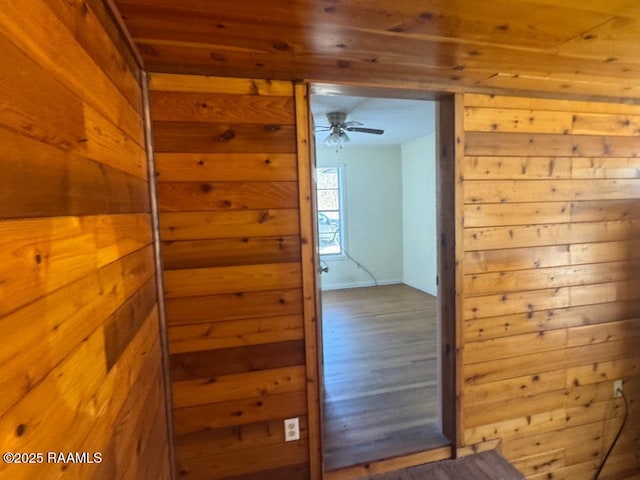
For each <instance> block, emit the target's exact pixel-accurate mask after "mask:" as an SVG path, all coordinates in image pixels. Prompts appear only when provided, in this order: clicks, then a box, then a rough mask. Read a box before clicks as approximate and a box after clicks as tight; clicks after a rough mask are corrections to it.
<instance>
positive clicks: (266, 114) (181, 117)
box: [150, 90, 294, 125]
mask: <svg viewBox="0 0 640 480" xmlns="http://www.w3.org/2000/svg"><path fill="white" fill-rule="evenodd" d="M150 102H151V112H152V115H151V116H152V119H153V120H154V121H156V122H157V121H160V122H212V123H233V124H247V123H260V124H265V125H273V124H282V125H293V124H294V109H293V97H276V96H261V95H229V94H220V93H202V92H197V93H196V92H166V91H164V92H159V91H153V90H152V91H151V95H150Z"/></svg>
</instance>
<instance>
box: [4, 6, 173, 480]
mask: <svg viewBox="0 0 640 480" xmlns="http://www.w3.org/2000/svg"><path fill="white" fill-rule="evenodd" d="M6 7H7V8H4V9H3V10H2V13H1V14H0V49H2V52H3V60H4V61H6V64H5V65H4V66H5V67H6V68H3V69H2V70H3V71H2V73H1V74H0V85H1V86H0V111H1V112H2V113H0V163H1V164H2V170H3V172H4V174H3V175H2V177H1V178H0V187H1V188H0V190H1V191H2V192H3V193H2V194H0V203H1V204H2V207H1V208H0V245H2V249H1V250H2V252H3V253H2V254H1V256H2V258H1V259H0V264H1V265H2V266H1V267H0V332H2V340H0V343H1V345H0V352H2V353H1V354H0V366H1V367H2V371H3V375H2V379H1V380H0V384H1V385H0V388H1V389H2V391H3V395H2V400H0V430H1V431H2V433H1V435H2V438H3V443H4V444H6V448H11V449H12V450H15V451H25V452H26V451H31V452H36V451H39V452H48V451H70V452H73V451H78V452H82V451H87V452H101V453H102V454H103V461H102V462H101V463H83V464H71V463H69V464H66V465H65V466H64V467H63V468H61V465H59V464H53V463H47V462H46V461H45V462H43V463H41V464H30V465H24V464H23V465H16V464H8V463H3V464H2V465H0V477H7V478H15V479H28V478H52V479H53V478H56V479H76V478H93V479H97V480H98V479H105V480H106V479H110V480H111V479H118V480H119V479H127V478H137V479H147V478H148V479H150V478H154V479H168V477H169V472H170V466H169V464H168V463H169V462H168V443H169V439H168V435H167V423H166V418H167V416H166V414H167V409H166V405H165V397H164V395H163V393H162V390H163V373H162V369H161V353H160V342H159V340H160V338H159V326H158V304H157V296H156V286H155V284H156V273H157V272H156V271H155V264H154V258H153V249H152V246H151V239H152V234H151V218H150V213H149V211H150V201H149V183H148V173H147V164H146V158H145V144H144V141H143V129H142V117H141V112H142V103H141V85H140V71H139V69H138V66H137V65H136V64H135V63H134V62H132V61H131V59H132V54H131V51H129V50H128V47H127V46H126V42H125V41H124V40H123V38H122V37H121V36H120V33H119V30H118V27H117V26H116V25H115V24H114V23H112V20H111V17H110V16H109V14H108V13H107V11H106V9H105V6H104V5H103V4H102V3H101V2H99V1H96V0H90V1H88V2H84V3H82V2H79V3H78V2H60V1H55V0H33V1H29V2H26V3H24V4H22V5H20V6H18V5H11V6H10V5H7V6H6Z"/></svg>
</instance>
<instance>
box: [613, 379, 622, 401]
mask: <svg viewBox="0 0 640 480" xmlns="http://www.w3.org/2000/svg"><path fill="white" fill-rule="evenodd" d="M621 396H622V380H616V381H615V382H613V398H620V397H621Z"/></svg>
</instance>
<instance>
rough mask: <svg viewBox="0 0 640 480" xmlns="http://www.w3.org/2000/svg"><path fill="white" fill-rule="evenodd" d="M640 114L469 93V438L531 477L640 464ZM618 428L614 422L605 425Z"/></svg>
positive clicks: (616, 471)
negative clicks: (493, 446) (496, 443)
mask: <svg viewBox="0 0 640 480" xmlns="http://www.w3.org/2000/svg"><path fill="white" fill-rule="evenodd" d="M639 135H640V107H638V106H630V105H622V104H620V105H618V104H607V103H585V102H578V101H560V100H545V99H537V100H536V99H529V98H515V97H499V96H498V97H493V96H483V95H472V94H468V95H465V96H464V159H463V162H462V163H463V164H462V166H461V171H462V176H463V178H464V181H463V182H462V187H461V188H462V189H463V192H462V194H463V198H464V233H463V238H461V239H459V241H462V242H463V245H464V248H463V250H464V259H463V270H464V272H463V273H464V281H463V285H462V292H463V296H464V299H463V308H462V310H463V312H462V316H463V337H464V351H463V362H464V366H463V377H464V378H463V379H464V388H463V392H462V394H463V402H462V404H463V427H464V442H465V443H466V444H473V443H476V442H481V441H483V440H489V439H492V438H502V439H503V454H504V455H505V456H506V457H507V458H508V459H510V460H511V461H512V462H513V463H514V464H515V465H516V466H517V467H518V468H519V469H521V470H522V471H523V472H524V473H525V474H526V475H527V477H528V478H529V479H532V480H533V479H536V480H537V479H547V478H553V479H555V480H559V479H567V480H569V479H570V480H581V479H584V480H590V479H591V478H592V476H593V473H594V469H595V467H596V465H597V463H598V462H599V460H600V459H601V458H602V456H603V454H604V452H605V451H606V449H607V448H608V446H609V444H610V442H611V440H612V438H613V436H614V435H615V433H616V431H617V429H618V427H619V425H620V424H621V420H622V414H623V410H624V405H623V402H622V400H621V399H616V400H614V399H612V393H613V381H614V380H615V379H623V380H624V392H625V395H626V396H627V399H628V401H629V406H630V409H631V412H630V416H629V422H628V425H627V426H626V429H625V431H624V433H623V435H622V437H621V438H620V441H619V444H618V446H617V447H616V449H615V450H614V452H613V454H612V456H611V458H610V460H609V464H608V466H607V468H606V469H605V470H604V472H603V475H602V477H601V479H623V478H629V477H631V476H633V475H635V476H634V477H633V478H637V474H638V471H639V469H640V455H639V454H638V452H639V451H640V448H639V447H640V443H639V442H640V440H639V439H640V435H639V432H640V421H639V419H640V415H638V413H640V407H639V403H640V351H639V350H638V345H639V344H640V320H639V317H640V298H639V297H638V291H639V288H640V269H639V268H638V267H639V263H638V262H639V260H640V250H639V249H638V247H639V246H640V243H639V241H638V235H639V233H640V158H639V157H640V136H639ZM605 419H606V420H605Z"/></svg>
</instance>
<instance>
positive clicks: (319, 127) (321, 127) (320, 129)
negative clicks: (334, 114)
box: [313, 125, 333, 132]
mask: <svg viewBox="0 0 640 480" xmlns="http://www.w3.org/2000/svg"><path fill="white" fill-rule="evenodd" d="M332 128H333V127H331V126H329V125H316V126H315V127H313V129H314V130H315V131H316V132H328V131H329V130H331V129H332Z"/></svg>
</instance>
